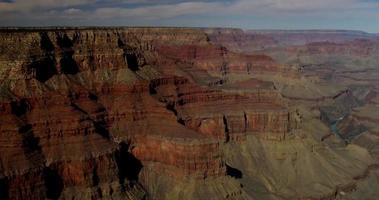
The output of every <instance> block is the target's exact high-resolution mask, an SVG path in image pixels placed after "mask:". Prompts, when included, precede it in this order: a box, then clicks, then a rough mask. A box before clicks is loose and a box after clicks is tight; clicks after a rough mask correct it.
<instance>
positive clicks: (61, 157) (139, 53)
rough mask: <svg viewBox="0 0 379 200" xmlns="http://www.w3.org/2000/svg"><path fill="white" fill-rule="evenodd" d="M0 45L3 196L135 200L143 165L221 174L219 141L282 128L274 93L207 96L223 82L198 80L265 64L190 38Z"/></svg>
mask: <svg viewBox="0 0 379 200" xmlns="http://www.w3.org/2000/svg"><path fill="white" fill-rule="evenodd" d="M0 37H1V44H0V46H1V52H0V57H1V65H2V70H1V72H0V77H1V91H2V92H1V95H2V96H1V110H0V112H1V117H0V118H1V123H0V125H1V126H0V130H1V131H0V134H1V137H0V138H1V146H0V149H1V152H2V153H1V191H2V194H4V198H5V199H25V198H28V199H41V198H52V199H57V198H61V199H70V198H71V197H81V198H92V199H98V198H110V197H113V198H121V197H124V198H131V199H142V198H144V197H145V196H147V195H148V194H147V193H146V191H148V190H149V187H153V186H152V185H149V182H148V181H146V180H145V181H140V180H139V176H140V175H139V173H140V171H141V169H142V168H143V167H145V166H150V167H149V168H151V169H154V170H156V171H157V172H160V173H162V174H164V175H165V176H167V177H172V178H174V179H181V178H183V177H187V178H190V179H193V178H194V179H205V178H210V177H224V176H226V175H227V173H226V172H227V171H226V165H225V162H224V159H223V155H222V153H221V149H220V148H221V147H220V144H222V143H223V142H228V141H243V140H244V138H245V136H246V134H256V135H265V134H268V133H274V136H275V135H277V136H275V138H280V139H283V138H284V137H285V135H286V133H287V132H288V131H289V125H288V124H289V112H288V111H287V110H286V108H285V106H284V105H280V96H279V95H278V93H277V92H276V91H275V89H274V88H272V87H270V88H268V89H263V88H262V90H259V88H260V87H259V86H257V87H256V88H257V90H256V91H253V92H248V93H246V94H238V93H233V92H223V91H222V90H220V89H217V88H211V87H213V86H215V85H217V84H223V82H222V81H219V80H217V79H218V78H217V77H212V76H211V75H209V73H216V74H220V75H225V74H227V73H253V72H254V73H255V72H257V73H258V72H262V71H275V70H276V68H277V65H276V64H275V62H274V60H273V59H271V58H270V57H268V56H264V55H259V56H258V55H257V56H247V55H242V54H236V53H231V52H229V51H228V50H227V49H225V48H224V47H221V46H217V45H214V44H210V43H209V41H208V36H207V35H206V34H205V33H204V32H203V31H201V30H194V29H158V28H157V29H144V28H136V29H64V30H30V31H22V30H4V31H2V32H1V33H0ZM195 76H196V78H195V79H194V78H193V77H195ZM210 80H211V81H210ZM208 81H210V82H208ZM203 83H205V84H203ZM245 103H248V104H249V106H248V107H246V109H245V108H242V105H243V104H245ZM210 104H212V105H213V107H211V106H210ZM233 104H239V105H241V107H238V106H237V107H235V106H234V105H233ZM256 104H257V105H256ZM221 105H224V108H221V107H220V106H221ZM227 105H230V106H229V107H228V106H227ZM260 105H262V106H260ZM218 107H220V109H218ZM194 109H196V112H194ZM232 110H233V112H232ZM209 114H210V115H209ZM32 183H33V184H32ZM53 183H56V184H53ZM53 185H54V186H53ZM146 189H148V190H146ZM15 191H19V192H15ZM79 193H80V194H79Z"/></svg>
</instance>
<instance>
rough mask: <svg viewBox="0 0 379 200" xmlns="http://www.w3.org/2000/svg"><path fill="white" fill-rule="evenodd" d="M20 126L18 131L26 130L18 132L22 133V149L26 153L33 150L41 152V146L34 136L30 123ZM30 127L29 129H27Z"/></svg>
mask: <svg viewBox="0 0 379 200" xmlns="http://www.w3.org/2000/svg"><path fill="white" fill-rule="evenodd" d="M24 127H25V126H23V127H21V128H20V129H19V131H26V132H20V133H21V134H22V137H23V138H22V146H23V148H24V151H25V152H26V153H33V152H36V151H37V152H39V153H41V146H40V144H39V138H38V137H35V135H34V133H33V130H32V129H31V127H32V126H31V125H26V128H24ZM29 127H30V129H28V128H29Z"/></svg>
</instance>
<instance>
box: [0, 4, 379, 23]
mask: <svg viewBox="0 0 379 200" xmlns="http://www.w3.org/2000/svg"><path fill="white" fill-rule="evenodd" d="M378 11H379V2H377V1H372V0H371V1H370V0H219V1H216V0H14V1H10V0H0V25H8V26H9V25H24V24H26V25H31V26H33V25H40V24H41V23H42V24H49V25H62V24H64V25H78V23H79V22H80V25H83V24H84V25H85V24H91V25H96V24H99V25H104V24H105V25H106V24H110V25H114V24H116V22H117V25H130V24H133V25H138V24H141V25H142V24H143V25H154V24H163V22H167V23H166V24H169V23H171V24H172V25H173V26H175V25H178V24H179V25H181V26H186V25H191V24H193V23H191V24H186V23H187V22H193V21H194V20H191V19H197V20H198V21H197V22H196V23H195V24H196V25H201V24H204V25H208V24H210V21H212V23H213V24H220V25H222V24H225V19H227V20H229V19H237V18H238V20H239V21H240V23H242V21H248V20H249V19H250V20H251V19H257V18H258V19H262V20H267V21H268V22H267V23H272V19H276V20H279V21H284V20H287V21H291V20H294V21H304V22H303V24H305V25H306V24H307V23H306V20H308V23H312V22H313V23H315V21H320V19H325V20H329V19H327V18H328V17H329V18H330V20H331V21H333V20H334V21H337V20H340V21H341V20H342V22H344V21H343V20H345V19H344V18H349V19H356V20H358V19H370V17H371V18H375V17H376V19H377V20H378V18H379V14H378V13H379V12H378ZM269 19H271V21H269ZM238 20H237V23H229V24H232V25H233V24H235V25H236V26H238V25H239V24H238ZM312 20H313V21H312ZM287 21H285V22H287ZM345 21H346V20H345ZM100 22H101V24H100ZM207 22H209V23H207ZM244 23H245V24H246V23H247V22H244ZM344 23H345V22H344ZM229 24H228V25H229ZM345 24H346V23H345ZM336 25H338V24H336ZM371 26H376V25H375V24H372V25H371ZM377 29H378V30H379V27H377Z"/></svg>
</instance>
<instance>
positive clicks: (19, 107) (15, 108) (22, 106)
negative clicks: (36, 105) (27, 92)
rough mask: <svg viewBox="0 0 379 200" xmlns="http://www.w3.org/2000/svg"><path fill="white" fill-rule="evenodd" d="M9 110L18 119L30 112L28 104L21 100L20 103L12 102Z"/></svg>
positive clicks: (26, 101)
mask: <svg viewBox="0 0 379 200" xmlns="http://www.w3.org/2000/svg"><path fill="white" fill-rule="evenodd" d="M11 110H12V114H14V115H16V116H17V117H20V116H22V115H24V114H25V113H26V112H28V111H29V110H30V104H29V102H28V100H26V99H21V100H20V101H12V102H11Z"/></svg>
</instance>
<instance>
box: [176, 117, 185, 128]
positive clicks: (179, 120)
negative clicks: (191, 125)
mask: <svg viewBox="0 0 379 200" xmlns="http://www.w3.org/2000/svg"><path fill="white" fill-rule="evenodd" d="M177 121H178V123H179V124H181V125H183V126H185V125H186V122H185V121H184V120H183V119H182V118H179V119H178V120H177Z"/></svg>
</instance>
